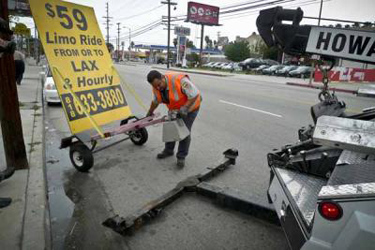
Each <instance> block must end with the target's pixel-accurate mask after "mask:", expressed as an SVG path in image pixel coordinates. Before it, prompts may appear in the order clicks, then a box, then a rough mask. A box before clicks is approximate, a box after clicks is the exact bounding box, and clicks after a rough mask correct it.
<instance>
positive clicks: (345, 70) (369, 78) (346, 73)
mask: <svg viewBox="0 0 375 250" xmlns="http://www.w3.org/2000/svg"><path fill="white" fill-rule="evenodd" d="M328 77H329V79H330V80H331V81H333V82H363V81H365V82H375V69H357V68H349V67H334V68H333V69H332V70H331V71H330V72H329V74H328ZM314 78H315V81H316V82H320V81H322V78H323V75H322V72H321V71H320V70H319V69H317V70H315V77H314Z"/></svg>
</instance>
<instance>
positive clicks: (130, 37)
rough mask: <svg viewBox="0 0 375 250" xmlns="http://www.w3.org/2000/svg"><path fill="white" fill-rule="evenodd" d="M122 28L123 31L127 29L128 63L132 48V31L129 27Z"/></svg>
mask: <svg viewBox="0 0 375 250" xmlns="http://www.w3.org/2000/svg"><path fill="white" fill-rule="evenodd" d="M123 28H125V29H129V55H128V59H129V61H130V51H131V46H132V44H131V43H132V30H131V29H130V28H129V27H126V26H123Z"/></svg>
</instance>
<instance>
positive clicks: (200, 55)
mask: <svg viewBox="0 0 375 250" xmlns="http://www.w3.org/2000/svg"><path fill="white" fill-rule="evenodd" d="M203 39H204V24H202V29H201V48H200V50H199V66H201V65H202V57H203Z"/></svg>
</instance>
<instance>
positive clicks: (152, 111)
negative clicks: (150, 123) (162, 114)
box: [146, 101, 159, 116]
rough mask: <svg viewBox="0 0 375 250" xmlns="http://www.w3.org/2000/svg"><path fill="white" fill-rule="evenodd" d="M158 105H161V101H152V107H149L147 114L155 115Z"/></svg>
mask: <svg viewBox="0 0 375 250" xmlns="http://www.w3.org/2000/svg"><path fill="white" fill-rule="evenodd" d="M158 106H159V103H157V102H154V101H152V102H151V105H150V108H149V110H148V112H147V115H146V116H151V115H153V114H154V111H155V109H156V108H157V107H158Z"/></svg>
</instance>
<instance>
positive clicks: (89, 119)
mask: <svg viewBox="0 0 375 250" xmlns="http://www.w3.org/2000/svg"><path fill="white" fill-rule="evenodd" d="M29 3H30V7H31V11H32V14H33V17H34V20H35V23H36V25H37V28H38V31H39V34H40V40H41V43H42V45H43V47H44V50H45V53H46V56H47V59H48V63H49V66H50V68H51V71H52V75H53V78H54V80H55V84H56V88H57V90H58V92H59V96H60V99H61V102H62V106H63V109H64V111H65V115H66V118H67V121H68V124H69V127H70V130H71V132H72V134H75V135H77V134H80V133H84V132H87V131H91V130H95V131H96V132H97V133H98V134H100V135H102V136H103V132H102V131H101V126H102V125H105V124H108V123H111V122H113V121H117V120H122V119H125V118H127V117H129V116H130V115H131V110H130V108H129V106H128V104H127V102H126V99H125V96H124V93H123V90H122V87H121V84H120V77H119V75H118V74H117V73H116V71H115V70H114V68H113V64H112V60H111V57H110V55H109V52H108V49H107V47H106V43H105V40H104V38H103V35H102V33H101V31H100V28H99V25H98V22H97V20H96V17H95V13H94V10H93V9H92V8H90V7H86V6H82V5H78V4H73V3H69V2H63V1H60V0H29Z"/></svg>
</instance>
